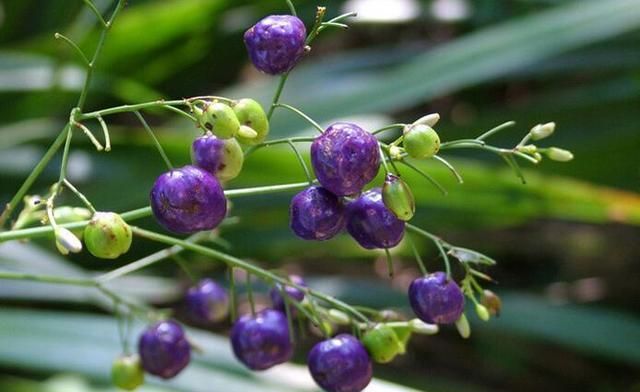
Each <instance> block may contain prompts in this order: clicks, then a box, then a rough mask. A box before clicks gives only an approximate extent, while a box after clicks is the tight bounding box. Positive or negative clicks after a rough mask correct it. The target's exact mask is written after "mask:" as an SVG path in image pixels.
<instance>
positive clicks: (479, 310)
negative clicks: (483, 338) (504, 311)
mask: <svg viewBox="0 0 640 392" xmlns="http://www.w3.org/2000/svg"><path fill="white" fill-rule="evenodd" d="M476 314H477V315H478V318H479V319H480V320H482V321H489V317H491V316H490V315H489V310H488V309H487V308H486V307H485V306H484V305H481V304H476Z"/></svg>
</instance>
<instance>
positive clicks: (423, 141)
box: [403, 124, 440, 159]
mask: <svg viewBox="0 0 640 392" xmlns="http://www.w3.org/2000/svg"><path fill="white" fill-rule="evenodd" d="M403 146H404V150H405V151H406V152H407V154H409V156H410V157H412V158H418V159H425V158H431V157H433V156H434V155H436V154H437V153H438V151H439V150H440V137H439V136H438V133H437V132H436V131H434V130H433V128H431V127H430V126H428V125H424V124H415V125H410V126H408V127H406V128H405V130H404V138H403Z"/></svg>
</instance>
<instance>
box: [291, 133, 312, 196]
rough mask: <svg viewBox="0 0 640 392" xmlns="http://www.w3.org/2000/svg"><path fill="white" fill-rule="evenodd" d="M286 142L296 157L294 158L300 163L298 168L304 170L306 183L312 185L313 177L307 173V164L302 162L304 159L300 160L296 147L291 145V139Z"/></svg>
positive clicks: (300, 156)
mask: <svg viewBox="0 0 640 392" xmlns="http://www.w3.org/2000/svg"><path fill="white" fill-rule="evenodd" d="M288 142H289V146H291V149H292V150H293V153H294V154H295V155H296V158H297V159H298V163H300V166H302V170H304V175H305V176H306V177H307V181H309V185H311V184H313V177H311V172H310V171H309V168H308V167H307V164H306V163H305V162H304V159H303V158H302V155H301V154H300V151H298V149H297V148H296V145H295V144H293V142H292V141H291V139H289V140H288Z"/></svg>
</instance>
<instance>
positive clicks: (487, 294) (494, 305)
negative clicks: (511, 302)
mask: <svg viewBox="0 0 640 392" xmlns="http://www.w3.org/2000/svg"><path fill="white" fill-rule="evenodd" d="M481 302H482V305H484V306H485V307H486V308H487V309H488V310H489V313H490V314H491V315H492V316H499V315H500V310H501V309H502V300H500V297H498V295H497V294H496V293H494V292H493V291H491V290H484V291H483V292H482V300H481Z"/></svg>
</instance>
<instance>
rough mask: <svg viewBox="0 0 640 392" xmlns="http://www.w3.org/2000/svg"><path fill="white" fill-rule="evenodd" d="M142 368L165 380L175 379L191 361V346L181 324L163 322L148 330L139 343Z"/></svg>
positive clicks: (170, 321) (171, 321)
mask: <svg viewBox="0 0 640 392" xmlns="http://www.w3.org/2000/svg"><path fill="white" fill-rule="evenodd" d="M138 354H139V355H140V360H141V361H142V367H143V368H144V370H145V371H146V372H148V373H151V374H153V375H155V376H158V377H162V378H164V379H168V378H173V377H175V376H176V375H177V374H178V373H180V372H181V371H182V369H184V368H185V367H186V366H187V365H188V364H189V361H190V359H191V346H190V345H189V342H188V341H187V338H186V337H185V334H184V330H183V329H182V327H181V326H180V324H178V323H176V322H175V321H173V320H168V321H161V322H159V323H157V324H154V325H152V326H150V327H149V328H147V329H146V330H145V331H144V332H143V333H142V335H141V336H140V340H139V341H138Z"/></svg>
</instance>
